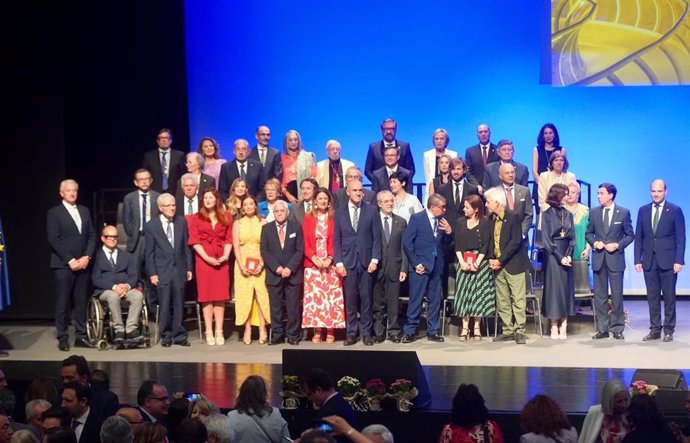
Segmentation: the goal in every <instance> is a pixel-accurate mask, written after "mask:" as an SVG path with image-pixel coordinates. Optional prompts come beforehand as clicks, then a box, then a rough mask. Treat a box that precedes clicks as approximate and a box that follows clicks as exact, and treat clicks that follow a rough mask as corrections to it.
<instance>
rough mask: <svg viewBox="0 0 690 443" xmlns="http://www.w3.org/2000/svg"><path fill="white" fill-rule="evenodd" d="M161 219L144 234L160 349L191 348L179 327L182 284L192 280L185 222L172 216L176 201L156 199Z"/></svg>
mask: <svg viewBox="0 0 690 443" xmlns="http://www.w3.org/2000/svg"><path fill="white" fill-rule="evenodd" d="M158 209H159V210H160V212H161V215H160V216H158V217H156V218H153V219H151V221H150V222H149V223H148V224H147V225H146V227H145V228H144V232H145V233H146V271H147V273H148V275H149V276H150V277H149V278H150V280H151V284H152V285H153V286H156V288H157V292H158V303H159V306H160V321H159V329H160V336H161V345H162V346H163V347H166V348H167V347H170V345H172V344H173V343H175V344H176V345H180V346H190V343H189V341H188V340H187V331H186V330H185V328H184V326H182V314H183V312H182V311H183V303H184V288H185V282H186V281H189V280H191V279H192V252H191V250H190V249H189V246H187V240H188V234H187V222H186V221H185V219H184V217H182V216H181V215H177V216H176V215H175V197H173V196H172V195H171V194H167V193H166V194H161V196H160V197H158Z"/></svg>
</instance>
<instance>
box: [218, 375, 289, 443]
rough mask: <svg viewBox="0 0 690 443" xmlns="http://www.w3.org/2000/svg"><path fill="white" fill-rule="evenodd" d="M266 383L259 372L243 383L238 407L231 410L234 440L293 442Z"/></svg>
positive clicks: (229, 415) (237, 402) (267, 442)
mask: <svg viewBox="0 0 690 443" xmlns="http://www.w3.org/2000/svg"><path fill="white" fill-rule="evenodd" d="M267 396H268V393H267V391H266V383H265V382H264V379H263V378H261V377H259V376H258V375H250V376H249V377H247V378H246V379H245V380H244V381H243V382H242V385H241V386H240V394H239V395H238V396H237V401H236V402H235V409H234V410H232V411H230V412H228V419H229V421H230V429H231V432H232V433H233V438H232V439H233V441H238V442H243V441H247V442H252V443H254V442H256V443H259V442H266V443H272V442H278V441H290V431H289V430H288V425H287V422H286V421H285V419H283V417H282V416H281V415H280V410H279V409H278V408H275V407H272V406H271V405H270V404H269V403H268V400H267Z"/></svg>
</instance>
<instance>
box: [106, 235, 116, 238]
mask: <svg viewBox="0 0 690 443" xmlns="http://www.w3.org/2000/svg"><path fill="white" fill-rule="evenodd" d="M103 238H117V235H104V236H103Z"/></svg>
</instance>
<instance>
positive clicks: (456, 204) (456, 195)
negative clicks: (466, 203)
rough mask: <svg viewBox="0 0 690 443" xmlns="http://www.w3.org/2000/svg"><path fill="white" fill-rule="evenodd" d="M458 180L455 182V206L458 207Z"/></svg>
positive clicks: (459, 194)
mask: <svg viewBox="0 0 690 443" xmlns="http://www.w3.org/2000/svg"><path fill="white" fill-rule="evenodd" d="M461 195H462V194H461V193H460V182H455V206H456V207H460V196H461Z"/></svg>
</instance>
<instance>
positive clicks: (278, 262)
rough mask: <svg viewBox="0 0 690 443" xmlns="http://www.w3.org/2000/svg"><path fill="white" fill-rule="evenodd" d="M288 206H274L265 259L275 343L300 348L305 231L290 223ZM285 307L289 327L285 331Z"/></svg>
mask: <svg viewBox="0 0 690 443" xmlns="http://www.w3.org/2000/svg"><path fill="white" fill-rule="evenodd" d="M288 213H289V210H288V205H287V203H285V201H283V200H278V201H276V202H275V203H274V204H273V216H274V217H275V220H274V221H272V222H271V223H268V224H265V225H264V226H263V228H262V229H261V256H262V257H263V258H264V265H265V268H266V286H267V287H268V296H269V300H270V306H271V341H270V342H269V344H270V345H277V344H280V343H283V342H284V341H285V336H287V342H288V343H289V344H291V345H298V344H299V338H300V305H301V303H300V294H301V292H302V291H301V289H302V276H303V272H302V262H303V260H304V235H303V234H302V227H301V226H300V225H299V224H298V223H296V222H294V221H292V220H288ZM283 303H284V304H285V310H286V313H287V327H286V328H285V330H284V329H283Z"/></svg>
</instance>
